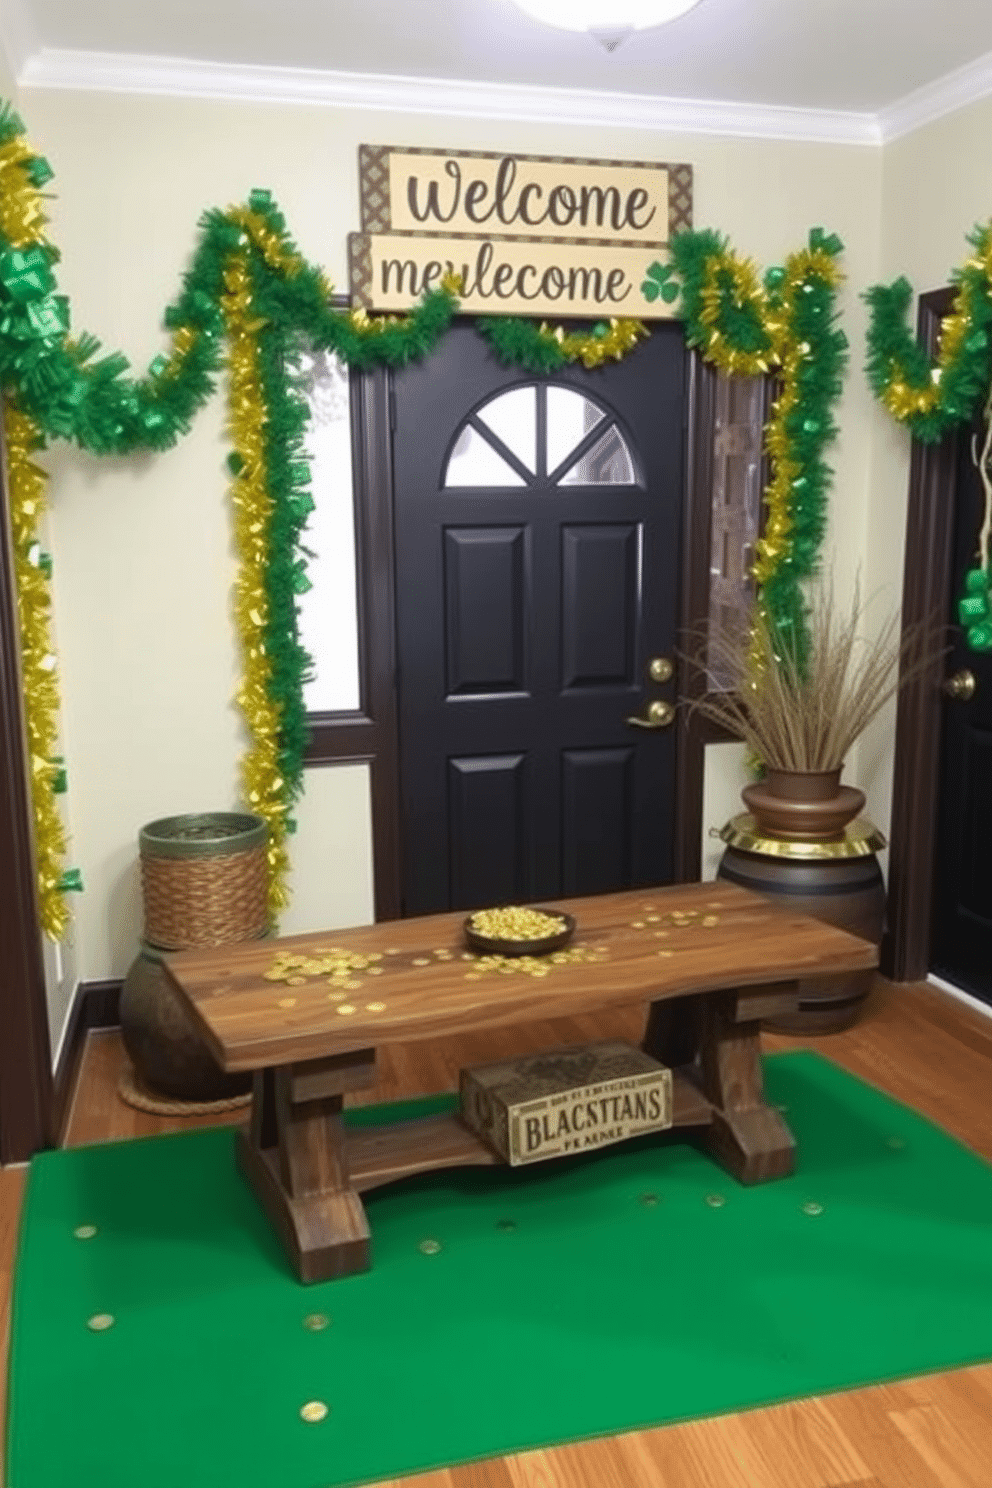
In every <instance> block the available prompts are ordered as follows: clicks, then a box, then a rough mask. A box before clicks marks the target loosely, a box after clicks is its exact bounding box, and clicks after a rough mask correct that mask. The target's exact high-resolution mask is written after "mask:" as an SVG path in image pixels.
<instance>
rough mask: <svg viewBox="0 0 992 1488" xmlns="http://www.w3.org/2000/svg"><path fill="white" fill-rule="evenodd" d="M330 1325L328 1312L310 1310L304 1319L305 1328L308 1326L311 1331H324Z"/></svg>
mask: <svg viewBox="0 0 992 1488" xmlns="http://www.w3.org/2000/svg"><path fill="white" fill-rule="evenodd" d="M330 1325H331V1320H330V1318H329V1317H328V1316H327V1313H326V1312H308V1313H307V1315H306V1317H305V1318H304V1319H303V1326H304V1328H307V1329H308V1330H309V1331H310V1332H311V1333H322V1332H323V1330H324V1329H325V1328H329V1327H330Z"/></svg>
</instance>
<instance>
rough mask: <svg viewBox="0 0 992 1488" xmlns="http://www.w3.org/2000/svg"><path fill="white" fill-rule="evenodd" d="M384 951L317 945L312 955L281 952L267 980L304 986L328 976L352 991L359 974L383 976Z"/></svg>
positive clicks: (291, 985)
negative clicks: (378, 963)
mask: <svg viewBox="0 0 992 1488" xmlns="http://www.w3.org/2000/svg"><path fill="white" fill-rule="evenodd" d="M382 956H383V953H382V951H343V950H341V948H340V947H339V946H316V947H314V952H313V955H311V956H300V955H293V954H291V953H290V952H288V951H280V952H279V954H278V955H277V956H276V957H275V959H274V960H273V962H272V965H271V966H270V967H269V968H268V970H267V971H263V973H262V975H263V976H264V978H265V980H266V981H267V982H285V983H286V985H287V986H289V987H302V986H304V984H305V983H306V982H308V981H309V980H310V978H311V977H319V976H326V977H327V979H328V984H329V985H330V986H332V987H334V986H337V987H341V988H343V989H345V990H347V991H352V990H354V989H355V988H356V987H360V986H361V982H360V981H359V980H358V978H359V976H381V975H382V967H381V966H379V965H377V964H376V963H377V962H379V961H381V960H382Z"/></svg>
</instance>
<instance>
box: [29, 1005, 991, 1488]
mask: <svg viewBox="0 0 992 1488" xmlns="http://www.w3.org/2000/svg"><path fill="white" fill-rule="evenodd" d="M642 1022H643V1019H642V1017H641V1016H640V1015H636V1016H635V1015H633V1014H630V1013H627V1014H612V1015H603V1016H596V1017H587V1018H578V1019H575V1020H570V1021H568V1022H557V1023H545V1024H541V1025H532V1026H531V1027H529V1028H527V1029H520V1028H518V1029H509V1030H505V1031H503V1032H502V1033H501V1034H497V1035H492V1034H491V1035H486V1036H475V1037H471V1038H462V1039H459V1040H451V1041H448V1042H446V1043H445V1044H444V1045H443V1046H440V1045H434V1044H428V1043H422V1044H416V1045H406V1046H401V1047H398V1048H396V1049H394V1050H392V1051H389V1052H388V1053H387V1054H385V1055H384V1056H383V1057H382V1060H381V1068H380V1079H379V1082H378V1084H377V1086H376V1087H375V1089H374V1090H373V1091H371V1092H363V1093H362V1094H361V1095H360V1096H359V1097H356V1099H360V1100H363V1101H381V1100H390V1099H394V1098H396V1097H399V1096H405V1095H414V1094H428V1093H430V1092H432V1091H436V1090H446V1089H450V1088H452V1087H453V1085H454V1084H455V1083H456V1081H457V1072H458V1069H459V1067H460V1066H462V1065H465V1064H475V1063H483V1062H486V1061H488V1060H495V1059H500V1058H504V1057H510V1056H511V1055H513V1054H515V1053H522V1052H525V1051H527V1050H530V1049H539V1048H546V1047H548V1046H549V1045H550V1044H555V1043H579V1042H583V1041H585V1040H587V1039H594V1038H607V1037H616V1036H619V1037H627V1038H637V1037H639V1035H640V1031H641V1024H642ZM765 1042H766V1045H767V1047H768V1048H769V1049H770V1050H774V1049H788V1048H797V1047H810V1048H815V1049H817V1050H818V1052H820V1053H821V1054H823V1055H825V1056H826V1057H828V1058H830V1059H833V1060H835V1061H836V1062H837V1063H838V1064H839V1065H841V1066H843V1067H844V1068H845V1069H848V1070H850V1071H851V1072H852V1073H853V1074H856V1075H859V1076H860V1077H861V1078H862V1079H864V1080H868V1081H869V1082H871V1083H872V1084H874V1085H876V1086H878V1087H879V1088H880V1089H883V1090H885V1091H887V1092H888V1093H889V1094H891V1095H893V1096H895V1097H896V1099H898V1100H901V1101H905V1102H906V1103H907V1104H908V1105H910V1106H913V1107H914V1108H915V1109H916V1110H918V1111H920V1112H922V1113H923V1114H924V1115H926V1116H929V1117H930V1118H931V1119H932V1120H934V1121H936V1122H937V1123H938V1124H939V1125H941V1126H942V1127H944V1128H945V1129H946V1130H947V1131H949V1132H951V1133H953V1134H954V1135H955V1136H956V1137H958V1138H960V1140H962V1141H963V1142H965V1143H966V1144H967V1145H968V1146H969V1147H971V1148H972V1149H973V1150H974V1151H976V1152H979V1153H981V1155H982V1156H983V1157H985V1158H986V1159H987V1160H988V1161H992V1122H990V1120H989V1090H990V1083H992V1020H990V1019H986V1018H984V1017H982V1016H981V1015H980V1014H978V1013H975V1012H973V1011H972V1010H970V1009H969V1008H967V1007H966V1006H964V1005H962V1004H961V1003H959V1002H956V1001H955V1000H953V999H951V998H949V997H947V996H946V995H945V994H943V993H941V992H939V991H937V990H935V989H933V988H928V987H925V986H894V985H892V984H890V983H887V982H885V981H883V980H881V979H879V980H878V982H877V983H876V987H875V990H874V992H873V995H872V998H871V1000H870V1002H869V1005H868V1008H867V1009H866V1011H865V1013H864V1014H863V1017H862V1020H861V1022H860V1023H859V1024H858V1025H857V1027H855V1028H853V1029H850V1030H849V1031H847V1032H846V1033H841V1034H833V1035H831V1036H829V1037H826V1038H820V1039H815V1040H806V1039H794V1038H786V1037H779V1036H767V1037H766V1040H765ZM123 1058H124V1055H123V1050H122V1048H121V1044H120V1039H119V1037H118V1035H117V1034H116V1033H113V1032H110V1033H103V1034H94V1035H91V1036H90V1040H89V1043H88V1046H87V1049H86V1053H85V1056H84V1059H83V1065H82V1071H81V1075H80V1081H79V1086H78V1090H77V1092H76V1097H75V1100H74V1102H73V1107H72V1110H71V1114H70V1120H69V1127H68V1132H67V1137H66V1145H67V1146H82V1145H85V1144H86V1143H90V1142H101V1141H115V1140H120V1139H126V1138H129V1137H136V1136H148V1135H154V1134H156V1133H158V1132H163V1131H169V1130H174V1129H176V1128H182V1129H188V1128H189V1127H190V1126H194V1125H208V1124H216V1123H217V1122H228V1121H232V1120H238V1119H240V1118H239V1116H238V1115H237V1114H235V1115H233V1116H231V1115H228V1116H224V1117H213V1118H210V1117H199V1118H191V1117H185V1118H172V1119H169V1118H164V1117H156V1116H150V1115H147V1114H144V1113H142V1112H139V1111H135V1110H132V1109H131V1108H130V1107H129V1106H126V1105H124V1104H123V1103H122V1102H121V1101H120V1100H119V1099H118V1097H117V1094H116V1084H117V1077H118V1074H119V1072H120V1069H121V1067H122V1061H123ZM24 1176H25V1175H24V1172H23V1170H17V1169H5V1170H3V1171H0V1386H2V1387H3V1393H4V1396H5V1394H6V1388H5V1386H6V1337H7V1318H8V1305H9V1290H10V1275H11V1270H12V1267H13V1256H14V1248H15V1243H16V1228H17V1216H18V1212H19V1208H20V1201H21V1193H22V1190H23V1183H24ZM990 1348H992V1344H990ZM990 1444H992V1365H987V1366H982V1367H979V1368H972V1369H961V1370H956V1371H954V1372H952V1373H948V1374H938V1375H930V1376H927V1377H924V1378H920V1379H914V1380H908V1381H904V1382H901V1383H899V1384H893V1385H881V1386H876V1387H873V1388H871V1389H866V1390H854V1391H851V1392H850V1393H845V1394H840V1395H829V1396H824V1397H813V1398H811V1399H808V1400H802V1401H797V1402H794V1403H791V1404H788V1405H782V1406H775V1407H772V1408H770V1409H766V1410H756V1411H750V1412H747V1413H740V1414H731V1415H727V1416H721V1417H717V1418H714V1419H712V1420H701V1421H690V1422H687V1423H685V1424H684V1425H678V1426H667V1427H661V1428H658V1429H656V1430H652V1431H638V1432H631V1433H629V1434H627V1435H624V1436H619V1437H605V1438H601V1439H598V1440H595V1441H591V1442H582V1443H579V1444H575V1445H569V1446H561V1447H555V1448H551V1449H548V1450H544V1451H535V1452H525V1453H520V1454H519V1455H517V1456H513V1457H506V1458H496V1459H493V1460H491V1461H488V1462H482V1463H472V1464H469V1465H467V1466H465V1467H456V1468H451V1469H446V1470H443V1471H439V1472H432V1473H427V1474H422V1475H419V1476H417V1477H412V1478H404V1479H402V1480H395V1481H391V1482H390V1483H388V1484H387V1483H383V1484H381V1485H380V1488H641V1485H644V1488H992V1450H990Z"/></svg>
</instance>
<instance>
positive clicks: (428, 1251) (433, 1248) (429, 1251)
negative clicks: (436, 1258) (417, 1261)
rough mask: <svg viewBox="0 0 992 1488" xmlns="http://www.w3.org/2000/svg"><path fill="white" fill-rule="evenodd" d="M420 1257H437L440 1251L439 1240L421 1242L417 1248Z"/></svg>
mask: <svg viewBox="0 0 992 1488" xmlns="http://www.w3.org/2000/svg"><path fill="white" fill-rule="evenodd" d="M417 1249H418V1250H419V1251H420V1253H421V1255H437V1254H438V1253H439V1252H440V1250H441V1242H440V1240H421V1242H420V1244H419V1245H418V1246H417Z"/></svg>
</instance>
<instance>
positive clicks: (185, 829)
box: [120, 811, 269, 1102]
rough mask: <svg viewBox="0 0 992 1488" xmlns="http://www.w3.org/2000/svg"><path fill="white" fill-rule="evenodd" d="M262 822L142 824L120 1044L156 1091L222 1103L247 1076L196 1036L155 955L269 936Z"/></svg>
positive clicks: (242, 818)
mask: <svg viewBox="0 0 992 1488" xmlns="http://www.w3.org/2000/svg"><path fill="white" fill-rule="evenodd" d="M267 836H268V828H267V826H266V823H265V821H264V820H263V819H262V818H261V817H259V816H254V815H251V814H249V813H246V812H232V811H217V812H210V813H204V814H199V815H188V816H170V817H163V818H161V819H160V820H158V821H153V822H149V823H148V825H147V826H145V827H142V829H141V832H140V833H139V836H138V843H139V848H140V852H141V886H142V894H143V900H144V911H145V933H144V938H143V940H142V944H141V953H140V955H139V956H138V957H137V959H136V960H135V961H134V963H133V965H132V966H131V968H130V970H129V971H128V974H127V976H126V977H125V979H124V986H123V988H122V991H121V1004H120V1019H121V1034H122V1037H123V1040H124V1047H125V1048H126V1049H127V1052H128V1054H129V1056H130V1058H131V1062H132V1064H133V1065H134V1068H135V1070H136V1071H137V1073H138V1075H139V1076H140V1077H141V1079H142V1080H143V1081H144V1083H145V1084H146V1085H147V1086H148V1087H149V1088H150V1089H151V1090H152V1091H154V1092H155V1093H157V1094H161V1095H165V1096H169V1097H171V1098H172V1099H174V1100H180V1101H195V1102H202V1101H213V1100H226V1099H228V1098H230V1097H231V1096H235V1095H240V1094H243V1093H244V1091H245V1090H247V1089H248V1088H249V1086H250V1083H251V1082H250V1078H248V1077H246V1076H243V1075H227V1074H224V1072H223V1071H222V1070H221V1069H220V1067H219V1066H218V1065H217V1063H216V1062H215V1060H214V1058H213V1056H212V1054H211V1053H210V1051H209V1049H208V1048H207V1046H206V1044H205V1043H204V1042H203V1040H202V1039H201V1037H200V1034H199V1032H198V1031H197V1029H196V1027H195V1025H194V1023H193V1021H192V1018H191V1016H190V1014H189V1013H187V1011H186V1007H185V1004H184V1002H183V1000H182V998H181V996H180V994H179V992H178V991H177V990H176V989H175V987H174V985H173V983H172V980H171V978H170V977H169V976H168V974H167V973H166V970H165V968H164V966H163V965H162V953H163V952H168V951H176V950H186V949H189V948H191V947H194V946H203V945H226V944H229V943H232V942H237V941H245V940H258V939H261V938H262V937H263V936H265V935H266V934H267V933H268V930H269V912H268V865H267V861H266V839H267Z"/></svg>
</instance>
